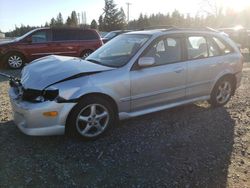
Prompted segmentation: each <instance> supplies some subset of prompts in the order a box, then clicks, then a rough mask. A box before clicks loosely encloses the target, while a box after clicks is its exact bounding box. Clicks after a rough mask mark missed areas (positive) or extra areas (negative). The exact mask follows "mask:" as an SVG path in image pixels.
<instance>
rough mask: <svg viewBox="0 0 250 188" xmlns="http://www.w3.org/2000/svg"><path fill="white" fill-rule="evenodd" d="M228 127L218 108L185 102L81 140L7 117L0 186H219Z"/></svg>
mask: <svg viewBox="0 0 250 188" xmlns="http://www.w3.org/2000/svg"><path fill="white" fill-rule="evenodd" d="M234 125H235V122H234V120H232V119H231V117H230V114H229V113H228V112H227V110H226V108H224V107H222V108H216V109H212V108H209V107H207V106H206V105H205V106H204V105H187V106H184V107H178V108H174V109H171V110H165V111H162V112H158V113H153V114H150V115H145V116H142V117H138V118H134V119H131V120H128V121H123V122H121V125H120V126H119V127H118V128H114V129H112V130H111V131H110V132H109V133H108V134H107V135H106V136H104V137H102V138H100V139H98V140H96V141H91V142H83V141H81V140H77V139H72V138H67V137H66V136H53V137H30V136H26V135H24V134H22V133H21V132H20V131H19V130H18V129H17V128H16V127H15V126H14V125H13V122H12V121H10V122H7V123H4V124H2V125H1V126H0V145H1V152H0V163H1V165H0V166H1V169H0V182H1V183H0V185H1V184H2V185H4V186H9V185H14V186H15V185H19V186H20V185H26V184H29V185H31V186H35V185H42V184H46V182H47V183H48V184H49V185H51V186H53V185H64V186H73V185H85V186H87V185H89V186H98V187H99V186H102V187H105V186H106V187H117V186H124V185H126V187H131V186H133V185H141V186H142V187H152V186H153V187H159V186H160V187H185V186H186V187H226V184H227V171H228V166H229V164H230V157H231V152H232V146H233V140H234ZM13 177H15V179H13Z"/></svg>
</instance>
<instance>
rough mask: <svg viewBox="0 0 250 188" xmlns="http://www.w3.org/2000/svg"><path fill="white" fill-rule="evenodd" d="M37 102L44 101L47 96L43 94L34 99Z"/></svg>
mask: <svg viewBox="0 0 250 188" xmlns="http://www.w3.org/2000/svg"><path fill="white" fill-rule="evenodd" d="M34 101H35V102H44V101H45V98H44V97H43V96H38V97H36V98H35V99H34Z"/></svg>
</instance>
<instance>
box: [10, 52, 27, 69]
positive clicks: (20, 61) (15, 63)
mask: <svg viewBox="0 0 250 188" xmlns="http://www.w3.org/2000/svg"><path fill="white" fill-rule="evenodd" d="M5 61H6V63H7V65H8V67H9V68H11V69H19V68H21V67H22V66H23V65H24V56H23V55H22V54H20V53H10V54H8V55H7V56H6V57H5Z"/></svg>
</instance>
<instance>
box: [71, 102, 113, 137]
mask: <svg viewBox="0 0 250 188" xmlns="http://www.w3.org/2000/svg"><path fill="white" fill-rule="evenodd" d="M109 118H110V117H109V112H108V109H107V108H106V107H105V106H103V105H101V104H90V105H88V106H86V107H85V108H83V109H82V110H81V111H80V113H79V114H78V117H77V120H76V128H77V131H78V132H79V134H81V135H82V136H85V137H89V138H92V137H96V136H98V135H100V134H101V133H102V132H104V130H105V129H106V127H107V125H108V123H109Z"/></svg>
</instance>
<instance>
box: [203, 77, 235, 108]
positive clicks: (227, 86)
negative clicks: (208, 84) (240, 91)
mask: <svg viewBox="0 0 250 188" xmlns="http://www.w3.org/2000/svg"><path fill="white" fill-rule="evenodd" d="M233 83H234V82H233V80H232V78H230V77H224V78H222V79H220V80H219V81H218V82H217V83H216V84H215V86H214V88H213V91H212V93H211V97H210V100H209V101H208V102H209V103H210V104H211V106H212V107H219V106H224V105H225V104H227V103H228V101H229V100H230V98H231V97H232V95H233V93H234V90H235V86H234V84H233Z"/></svg>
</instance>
